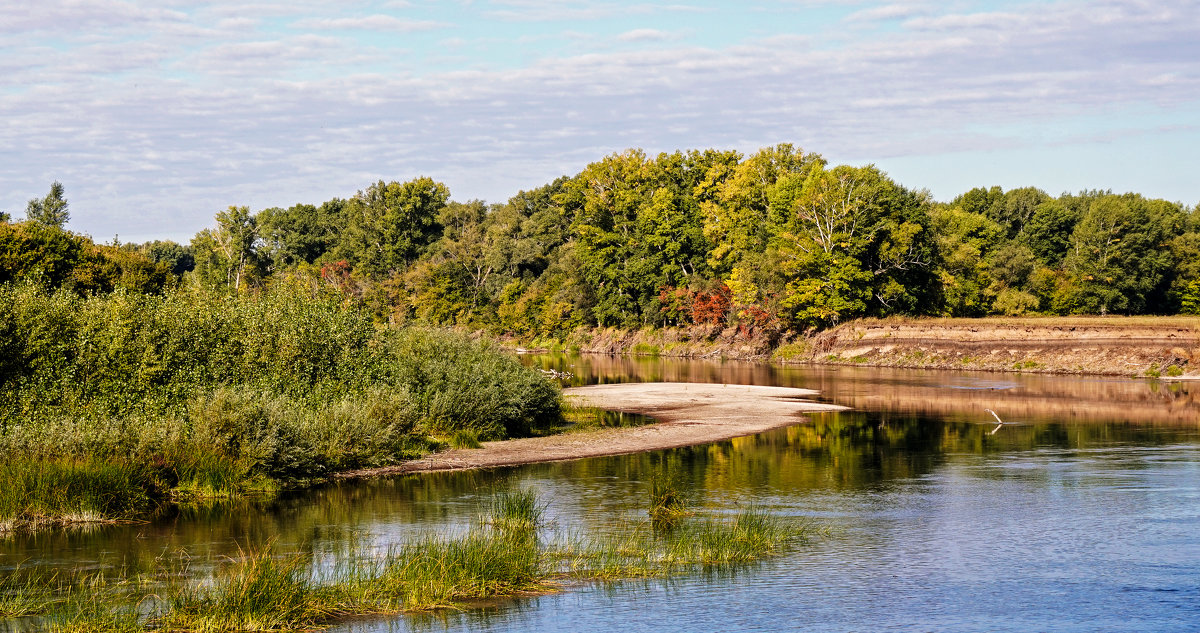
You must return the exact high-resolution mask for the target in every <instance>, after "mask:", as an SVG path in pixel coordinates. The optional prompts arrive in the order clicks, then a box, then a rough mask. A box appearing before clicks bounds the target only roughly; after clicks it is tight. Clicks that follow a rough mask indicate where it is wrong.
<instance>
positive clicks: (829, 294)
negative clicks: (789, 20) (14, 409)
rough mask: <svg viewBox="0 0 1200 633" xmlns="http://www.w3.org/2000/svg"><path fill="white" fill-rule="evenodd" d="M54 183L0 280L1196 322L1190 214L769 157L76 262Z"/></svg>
mask: <svg viewBox="0 0 1200 633" xmlns="http://www.w3.org/2000/svg"><path fill="white" fill-rule="evenodd" d="M55 187H57V189H54V188H52V190H51V192H50V195H49V196H47V198H45V199H42V200H33V201H30V206H29V209H28V210H27V217H28V220H27V221H26V222H20V223H13V222H9V223H6V224H2V225H0V281H3V280H7V279H15V278H19V277H22V276H23V275H26V274H30V271H31V270H34V269H37V270H38V271H39V272H38V273H37V274H39V275H41V276H42V277H43V278H44V279H45V280H47V281H49V282H51V283H60V284H70V283H74V284H77V285H78V287H79V289H80V291H84V292H94V291H102V290H105V289H108V288H109V287H116V286H125V287H132V286H137V284H138V282H140V281H141V277H138V275H142V276H145V274H143V273H137V274H134V273H132V272H127V271H134V270H141V269H140V268H138V267H139V266H142V267H143V268H144V267H145V266H147V265H148V266H149V267H150V268H148V269H146V270H147V271H149V270H153V271H158V272H160V273H162V274H163V275H164V281H163V282H162V283H161V284H160V283H158V282H157V277H155V279H154V280H153V281H152V282H150V283H142V284H141V285H142V287H141V288H139V289H143V290H149V291H157V290H161V288H162V287H164V286H166V285H170V283H172V281H171V280H175V281H174V282H173V283H191V284H199V285H204V286H210V287H220V288H225V289H227V290H228V291H229V292H233V293H243V292H254V291H256V290H258V289H262V288H265V287H268V286H271V285H275V284H280V283H294V282H299V283H304V284H309V285H310V286H311V287H313V288H314V289H316V290H320V291H323V292H331V293H337V294H339V295H341V296H343V297H344V299H345V300H346V301H347V302H350V303H353V304H355V305H358V306H361V307H363V308H364V309H367V310H369V311H370V312H371V313H372V314H373V315H374V316H375V317H376V319H378V320H381V321H389V322H413V321H416V322H422V323H428V324H437V325H456V326H462V327H468V328H473V329H481V330H488V331H491V332H494V333H511V334H515V335H520V336H553V335H556V334H561V333H565V332H567V331H570V330H573V329H575V328H577V327H580V326H616V327H622V328H638V327H663V326H697V325H702V326H709V327H712V328H721V329H724V328H736V329H737V331H739V332H741V333H743V334H746V335H760V334H767V335H776V334H779V333H781V332H784V331H787V330H793V331H795V330H808V329H814V328H823V327H828V326H831V325H835V324H837V323H838V322H840V321H844V320H847V319H851V318H856V317H863V316H889V315H945V316H968V317H969V316H984V315H991V314H1004V315H1020V314H1037V313H1045V314H1176V313H1192V314H1195V313H1200V211H1198V210H1197V208H1194V207H1186V206H1184V205H1182V204H1180V203H1176V202H1168V201H1165V200H1158V199H1148V198H1145V197H1143V196H1141V195H1138V194H1133V193H1126V194H1114V193H1113V192H1111V191H1083V192H1078V193H1064V194H1062V195H1059V196H1057V197H1054V196H1051V195H1049V194H1047V193H1046V192H1044V191H1042V190H1039V189H1036V188H1033V187H1025V188H1018V189H1012V190H1009V191H1004V190H1002V189H1000V188H999V187H992V188H976V189H972V190H971V191H968V192H966V193H964V194H962V195H960V196H958V197H956V198H954V199H953V200H951V201H949V202H937V201H934V200H933V199H932V198H931V196H930V195H929V193H928V192H926V191H918V190H913V189H909V188H906V187H903V186H901V185H899V184H897V183H896V182H894V181H893V180H891V179H890V178H888V176H887V175H886V174H884V173H883V172H882V171H880V170H879V169H877V168H875V167H874V166H865V167H854V166H848V165H830V164H829V163H828V162H827V161H826V160H825V159H823V158H822V157H821V156H820V155H818V154H814V153H809V152H805V151H803V150H802V149H800V148H797V147H794V146H792V145H788V144H780V145H777V146H774V147H768V148H764V149H761V150H759V151H758V152H755V153H753V154H751V155H747V156H744V155H742V154H741V153H739V152H736V151H726V150H714V149H708V150H692V151H687V152H682V151H679V152H674V153H663V154H659V155H658V156H655V157H651V156H648V155H646V154H645V153H644V152H642V151H640V150H629V151H625V152H622V153H618V154H612V155H610V156H606V157H604V158H603V159H601V160H599V161H597V162H595V163H592V164H590V165H588V166H587V167H586V168H585V169H583V171H581V172H580V173H578V174H576V175H574V176H564V177H561V178H559V179H557V180H555V181H554V182H551V183H549V184H546V185H544V186H542V187H539V188H537V189H533V190H530V191H522V192H519V193H517V194H516V195H515V196H513V197H512V198H510V199H509V200H508V201H507V202H504V203H498V204H487V203H485V202H483V201H479V200H471V201H467V202H458V201H453V200H451V199H450V191H449V189H448V188H447V187H446V186H445V185H444V184H442V183H439V182H436V181H434V180H433V179H431V178H428V177H421V178H416V179H413V180H410V181H407V182H383V181H379V182H376V183H374V184H372V185H370V186H368V187H367V188H365V189H363V190H361V191H359V192H357V193H356V194H354V195H353V196H351V197H349V198H346V199H341V198H335V199H333V200H329V201H326V202H323V203H321V204H319V205H313V204H296V205H294V206H292V207H289V208H286V209H284V208H268V209H262V210H259V211H257V212H252V211H251V210H250V209H249V208H248V207H244V206H231V207H229V208H228V209H226V210H224V211H222V212H220V213H218V214H217V215H216V217H215V221H214V224H213V226H212V227H210V228H207V229H205V230H203V231H201V232H199V233H198V234H196V236H195V237H194V238H193V239H192V240H191V243H190V244H188V245H179V244H174V243H171V242H164V241H159V242H151V243H146V244H125V245H111V246H98V245H95V244H91V242H90V240H86V239H85V238H81V237H79V236H73V235H70V234H67V233H65V232H62V231H61V230H59V232H58V233H55V232H54V230H55V218H65V217H66V216H65V212H66V207H65V200H64V201H63V204H62V205H61V206H59V205H58V204H57V202H56V201H57V200H62V188H61V185H59V184H58V183H55ZM56 192H57V193H56ZM39 218H41V219H39ZM61 224H62V222H58V226H61ZM55 240H58V241H60V242H61V241H63V240H65V241H68V242H69V241H72V240H74V241H75V242H76V243H77V244H78V245H79V246H78V248H77V249H76V250H78V251H79V253H78V254H76V255H74V256H73V257H75V260H77V261H78V262H82V263H81V264H75V265H74V266H75V268H72V267H71V265H70V262H69V261H67V262H66V263H62V265H61V266H60V265H58V264H54V265H50V264H49V263H47V262H50V261H58V260H64V261H65V260H69V259H70V257H68V255H69V254H64V253H66V251H68V250H70V249H68V248H67V247H66V246H61V245H60V246H56V247H51V246H48V244H50V243H51V242H54V241H55ZM85 242H86V243H87V244H91V246H87V245H86V244H85ZM38 249H41V250H38ZM89 249H93V250H91V251H89ZM88 252H91V253H93V255H92V260H88V259H87V256H86V253H88ZM14 253H15V254H14ZM97 253H98V254H97ZM39 258H40V261H41V263H40V268H39V264H38V263H37V262H36V261H34V260H39ZM55 258H58V260H55ZM97 258H99V260H104V261H117V260H120V261H119V262H118V263H110V264H109V265H108V267H109V274H108V276H107V277H104V280H106V281H104V283H98V282H97V281H95V280H94V279H93V280H92V281H88V279H89V277H88V274H87V273H86V267H87V265H88V263H87V262H88V261H92V262H93V264H92V265H93V268H95V267H96V266H97V265H96V264H95V261H99V260H97ZM121 258H124V259H121ZM31 262H32V263H31ZM121 262H123V263H121ZM60 263H61V262H60ZM56 266H57V267H56ZM79 266H83V270H84V272H83V273H78V272H72V271H77V270H80V268H79ZM146 274H148V273H146ZM92 277H93V278H94V277H96V275H95V274H93V275H92ZM101 277H103V276H101ZM114 279H115V281H114ZM121 279H126V281H125V282H122V281H121ZM156 289H157V290H156Z"/></svg>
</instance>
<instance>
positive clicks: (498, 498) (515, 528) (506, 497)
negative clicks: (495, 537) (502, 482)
mask: <svg viewBox="0 0 1200 633" xmlns="http://www.w3.org/2000/svg"><path fill="white" fill-rule="evenodd" d="M545 512H546V506H545V505H544V504H543V503H542V502H541V501H540V500H539V499H538V496H537V492H536V491H534V490H531V489H525V490H520V491H517V492H507V491H505V492H500V493H497V494H495V495H493V496H492V499H491V506H490V508H489V512H488V513H487V515H486V516H485V517H484V520H483V523H484V524H486V525H490V526H492V527H494V528H496V529H498V530H500V531H502V532H504V533H506V534H525V535H532V534H534V532H535V531H536V530H537V528H538V527H539V526H541V525H542V519H543V516H544V515H545Z"/></svg>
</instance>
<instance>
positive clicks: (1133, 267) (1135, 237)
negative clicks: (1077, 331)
mask: <svg viewBox="0 0 1200 633" xmlns="http://www.w3.org/2000/svg"><path fill="white" fill-rule="evenodd" d="M1185 223H1186V216H1185V215H1184V213H1183V211H1182V209H1180V208H1179V206H1178V205H1175V204H1172V203H1169V202H1166V201H1164V200H1146V199H1144V198H1142V197H1141V196H1139V195H1136V194H1125V195H1121V196H1117V195H1105V196H1102V197H1100V198H1097V199H1095V200H1094V201H1093V202H1092V203H1091V204H1090V205H1089V206H1088V209H1087V211H1085V212H1084V213H1083V215H1082V217H1080V219H1079V222H1078V223H1077V224H1076V225H1075V230H1074V232H1073V233H1072V234H1071V252H1070V253H1069V254H1068V255H1067V257H1066V259H1065V260H1064V262H1063V266H1064V268H1065V269H1066V272H1067V274H1068V276H1069V278H1070V282H1071V283H1070V285H1069V286H1068V287H1067V288H1066V289H1065V290H1064V291H1063V292H1062V293H1060V295H1059V296H1058V297H1057V306H1056V308H1057V310H1058V311H1062V312H1073V313H1085V314H1106V313H1109V312H1117V313H1125V314H1131V313H1142V312H1147V311H1158V310H1162V309H1164V305H1165V303H1166V292H1167V287H1168V285H1169V283H1170V279H1169V277H1168V273H1169V271H1170V269H1171V264H1172V259H1173V258H1172V253H1171V249H1170V242H1171V240H1172V239H1173V238H1174V237H1175V236H1177V235H1179V234H1181V233H1183V232H1184V230H1185Z"/></svg>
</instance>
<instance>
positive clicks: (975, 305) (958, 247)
mask: <svg viewBox="0 0 1200 633" xmlns="http://www.w3.org/2000/svg"><path fill="white" fill-rule="evenodd" d="M932 218H933V227H932V228H933V233H934V234H935V235H936V236H937V238H936V239H937V245H938V253H939V254H940V261H939V265H938V275H939V278H940V282H941V286H942V289H941V290H942V300H943V302H944V306H945V310H946V311H947V312H948V313H949V314H950V315H951V316H963V317H971V316H983V315H985V314H988V313H989V312H990V311H991V309H992V302H993V301H994V300H995V288H994V286H993V278H992V274H991V267H990V266H988V263H987V262H988V259H989V255H990V253H991V251H992V249H994V248H995V247H996V246H997V245H998V244H999V243H1000V242H1001V240H1002V236H1003V235H1004V227H1002V226H1000V225H999V224H997V223H996V222H994V221H992V220H990V219H988V217H987V216H986V215H983V214H980V213H971V212H969V211H966V210H965V209H963V208H961V207H960V206H958V205H948V206H943V207H940V208H938V209H936V210H935V211H934V212H933V213H932Z"/></svg>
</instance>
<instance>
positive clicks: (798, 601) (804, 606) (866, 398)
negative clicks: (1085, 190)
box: [0, 357, 1200, 632]
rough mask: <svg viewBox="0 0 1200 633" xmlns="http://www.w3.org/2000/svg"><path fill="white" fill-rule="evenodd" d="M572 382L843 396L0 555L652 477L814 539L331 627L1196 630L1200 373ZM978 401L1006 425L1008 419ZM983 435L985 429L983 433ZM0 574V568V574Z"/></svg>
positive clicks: (613, 500)
mask: <svg viewBox="0 0 1200 633" xmlns="http://www.w3.org/2000/svg"><path fill="white" fill-rule="evenodd" d="M531 362H534V363H536V364H540V365H542V366H545V367H554V368H556V369H569V370H570V371H572V372H573V373H574V374H575V375H576V378H575V379H574V381H575V382H577V383H580V384H582V383H590V382H613V381H619V380H691V381H706V382H730V383H745V384H775V385H783V386H798V387H809V388H815V389H820V390H821V391H822V392H823V393H822V399H825V400H828V401H833V402H839V403H843V404H847V405H850V406H853V407H855V408H856V410H855V411H852V412H847V413H841V414H824V415H819V416H814V417H813V419H812V421H811V422H808V423H804V424H798V425H796V426H793V427H789V428H786V429H781V430H778V431H774V432H771V433H766V434H762V435H756V436H751V437H744V438H737V439H734V440H730V441H726V442H720V443H717V444H712V445H706V446H699V447H692V448H687V449H677V450H670V451H658V452H653V453H647V454H641V455H630V456H621V457H609V458H598V459H588V460H580V461H575V462H565V463H557V464H536V465H530V466H523V467H517V468H507V469H498V470H494V471H485V472H465V473H434V474H422V475H416V476H405V477H397V478H390V479H379V480H373V481H367V482H357V483H343V484H339V485H333V486H329V487H327V488H324V489H321V490H319V491H316V492H311V493H306V494H303V495H297V496H294V497H290V498H285V499H281V500H278V501H275V502H271V503H261V504H256V503H253V502H246V503H241V504H237V505H234V506H219V507H215V508H211V509H208V510H198V509H192V510H188V511H186V512H180V513H178V514H176V515H175V516H170V517H163V518H161V519H159V520H156V521H154V522H151V523H148V524H144V525H135V526H114V527H105V528H101V529H96V530H92V531H87V532H53V533H43V534H38V535H33V536H20V537H10V538H7V539H4V540H0V569H2V568H3V567H4V566H5V565H8V566H10V567H11V566H12V565H14V564H16V563H19V562H23V563H24V564H26V565H29V564H34V565H43V566H71V567H74V566H81V565H82V566H91V567H93V568H95V569H100V570H106V569H116V568H118V567H119V566H120V565H122V564H129V563H131V562H133V563H139V564H148V563H151V562H153V560H154V559H155V558H161V557H163V556H169V555H171V553H173V552H179V551H181V550H182V551H186V552H187V553H188V555H189V556H190V557H192V559H193V560H194V561H195V562H196V565H197V568H203V566H204V565H205V564H211V562H213V561H216V560H219V559H220V557H222V556H226V555H231V554H234V553H236V551H237V548H238V547H254V546H257V545H260V544H262V543H266V542H271V541H273V542H275V543H276V547H277V548H279V549H281V550H288V549H300V548H303V549H305V550H306V551H308V550H311V551H312V552H313V555H314V556H315V557H334V556H337V555H338V552H339V551H344V550H345V548H346V547H347V546H348V544H350V543H355V542H362V541H366V542H370V543H373V544H387V543H394V542H399V541H402V540H405V539H407V538H410V537H411V536H412V535H413V534H417V533H420V532H423V531H427V530H434V529H436V530H443V531H444V530H455V529H463V528H465V527H466V526H467V525H469V524H470V523H471V522H472V521H474V520H475V517H476V516H477V514H478V512H479V510H480V503H481V502H482V500H483V499H485V498H486V497H487V496H488V495H489V494H490V492H491V491H494V490H498V489H506V488H527V487H533V488H537V489H538V490H539V491H540V492H541V493H542V496H543V498H544V499H545V500H546V501H547V503H548V504H549V515H550V517H551V519H552V525H551V527H550V528H549V530H548V531H549V532H554V531H560V532H565V531H572V530H591V531H600V530H607V529H612V528H613V526H614V525H617V524H619V523H621V522H622V521H626V520H629V519H634V520H637V519H639V518H640V517H642V516H644V513H645V509H646V508H645V505H646V487H647V482H648V479H649V478H650V476H651V474H652V473H654V472H659V471H662V470H664V469H666V470H671V471H673V472H676V473H679V474H680V476H681V477H682V478H683V479H684V481H685V482H686V483H687V488H688V490H689V491H690V494H691V500H692V502H693V503H694V504H695V506H696V507H697V508H698V509H699V511H700V512H702V513H706V514H720V513H724V512H728V511H731V510H733V509H735V508H737V507H739V506H743V505H745V504H750V503H754V504H757V505H760V506H765V507H767V508H769V509H770V510H771V511H773V512H775V513H779V514H783V515H787V516H791V517H795V518H796V519H797V520H808V521H816V522H818V523H820V524H821V525H823V526H825V527H826V528H827V531H826V533H825V534H824V535H822V536H820V537H818V538H816V539H814V540H813V541H812V542H811V543H808V544H806V545H802V546H799V547H797V548H795V549H794V550H792V551H789V552H788V553H786V554H785V555H783V556H781V557H778V558H774V559H771V560H768V561H765V562H763V563H761V564H758V565H755V566H752V567H750V568H747V569H745V570H742V571H740V572H738V573H736V574H732V575H726V576H712V575H706V574H703V573H700V574H696V575H693V576H687V577H682V578H673V579H669V580H655V581H637V582H622V583H616V584H609V585H582V586H577V587H569V588H567V589H565V590H564V591H562V592H560V593H557V594H553V595H549V596H541V597H537V598H528V599H520V600H512V601H504V602H501V603H499V604H495V605H489V606H486V607H480V608H477V609H471V610H467V611H464V612H448V613H442V614H438V615H434V616H426V617H420V618H413V617H402V618H393V619H386V620H377V619H366V620H357V621H354V622H351V623H348V624H346V625H344V626H341V627H338V628H336V629H334V630H339V631H356V632H359V631H361V632H366V631H410V630H414V631H542V630H589V631H616V630H622V631H628V630H649V629H653V630H665V631H697V630H712V631H727V630H740V631H778V630H797V631H1192V630H1197V629H1198V628H1200V600H1198V598H1200V415H1198V408H1197V398H1196V393H1195V392H1196V386H1195V385H1190V384H1166V383H1154V382H1148V381H1135V380H1113V379H1099V378H1078V377H1049V376H1036V375H1034V376H1028V375H1026V376H1017V375H1011V376H1010V375H997V374H978V373H975V374H969V373H953V372H914V371H894V370H870V369H865V368H825V369H821V368H791V369H780V368H771V367H768V366H765V365H756V364H749V363H706V362H681V361H670V360H664V359H649V360H645V361H636V360H629V359H602V358H588V359H580V358H565V357H557V358H556V357H542V358H537V359H532V361H531ZM984 408H991V409H994V410H995V411H997V413H998V414H999V415H1001V416H1002V417H1003V418H1004V419H1005V421H1006V422H1011V423H1012V424H1007V425H1005V426H1003V427H1001V428H999V429H998V430H996V425H995V424H994V420H993V419H992V417H991V415H990V414H988V413H986V412H984V411H983V409H984ZM993 431H995V432H993ZM0 573H2V571H0Z"/></svg>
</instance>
